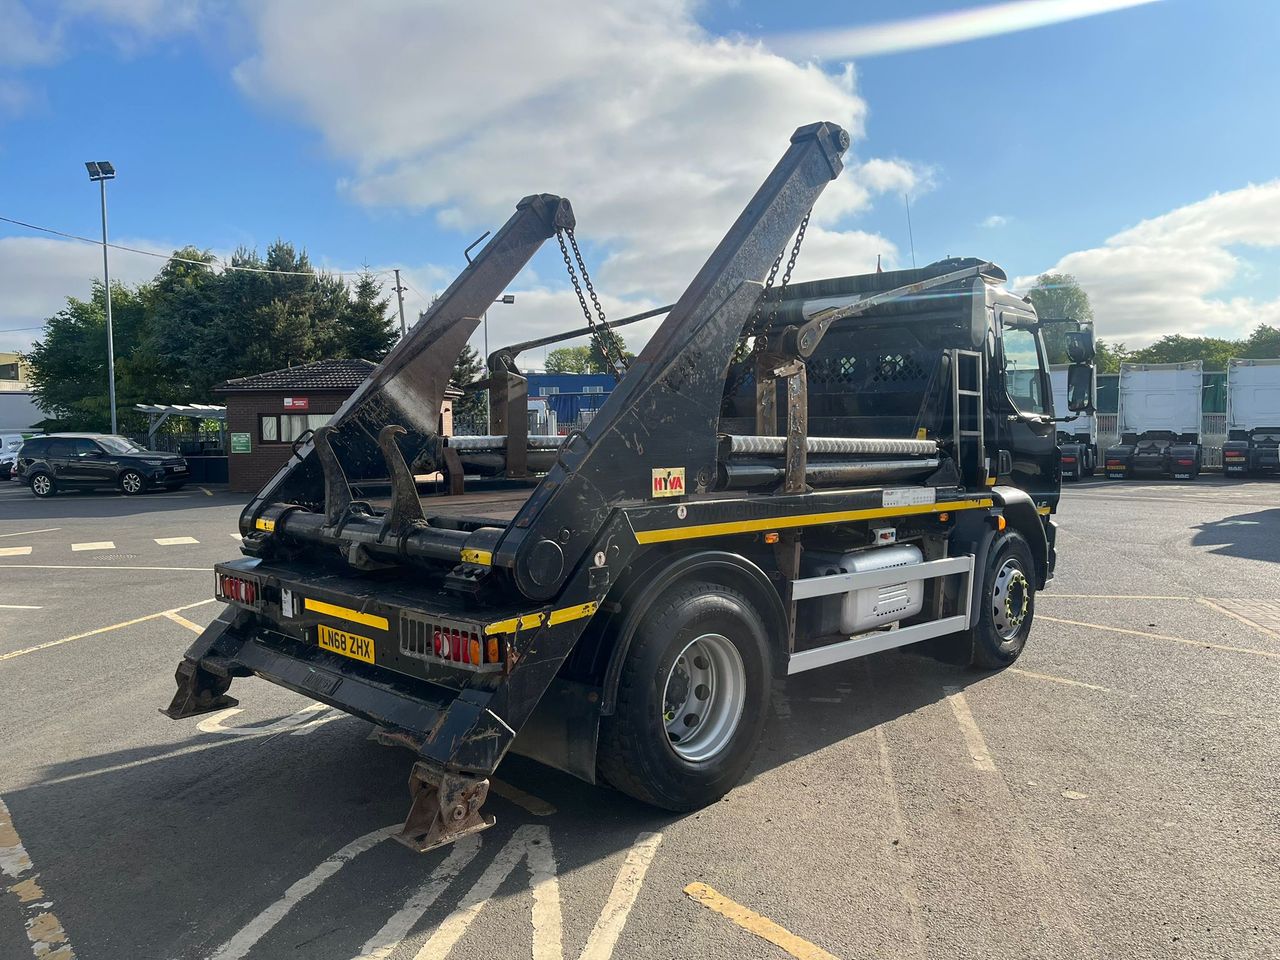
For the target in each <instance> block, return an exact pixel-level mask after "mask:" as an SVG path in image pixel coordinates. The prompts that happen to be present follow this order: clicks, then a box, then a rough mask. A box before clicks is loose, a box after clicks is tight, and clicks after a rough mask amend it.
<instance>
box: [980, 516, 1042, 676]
mask: <svg viewBox="0 0 1280 960" xmlns="http://www.w3.org/2000/svg"><path fill="white" fill-rule="evenodd" d="M1035 582H1036V577H1035V563H1034V561H1033V560H1032V557H1031V547H1030V546H1028V545H1027V541H1026V540H1025V539H1024V538H1023V536H1022V534H1020V533H1016V532H1014V531H1013V530H1008V531H1006V532H1005V533H1003V534H1002V535H1000V536H999V537H997V538H996V540H995V541H994V542H993V543H992V544H991V550H990V552H989V553H988V554H987V567H986V570H984V571H983V581H982V593H981V594H980V599H979V601H978V609H977V610H976V611H975V612H976V614H977V619H976V620H975V622H974V625H973V627H972V628H971V629H970V631H969V639H970V642H971V653H970V661H969V662H970V664H971V665H972V666H975V667H982V668H985V669H988V670H999V669H1001V668H1003V667H1007V666H1009V665H1011V664H1012V663H1013V662H1014V661H1015V660H1017V659H1018V656H1019V655H1020V654H1021V653H1022V648H1023V647H1024V646H1025V645H1026V642H1027V636H1028V635H1029V634H1030V633H1031V621H1032V618H1033V617H1034V615H1035V604H1036V594H1035Z"/></svg>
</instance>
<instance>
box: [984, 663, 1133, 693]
mask: <svg viewBox="0 0 1280 960" xmlns="http://www.w3.org/2000/svg"><path fill="white" fill-rule="evenodd" d="M1007 669H1008V671H1009V673H1016V674H1018V675H1019V676H1022V677H1031V678H1032V679H1034V680H1048V681H1049V682H1050V683H1063V684H1066V685H1067V686H1069V687H1084V688H1085V689H1086V690H1097V691H1098V692H1099V693H1110V692H1111V688H1110V687H1099V686H1096V685H1094V684H1092V683H1085V682H1084V681H1083V680H1068V679H1067V678H1066V677H1055V676H1053V675H1052V674H1048V673H1034V672H1033V671H1031V670H1023V669H1021V668H1020V667H1009V668H1007Z"/></svg>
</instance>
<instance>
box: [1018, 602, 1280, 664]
mask: <svg viewBox="0 0 1280 960" xmlns="http://www.w3.org/2000/svg"><path fill="white" fill-rule="evenodd" d="M1037 619H1039V620H1047V621H1049V622H1051V623H1065V624H1069V625H1070V626H1073V627H1090V628H1091V629H1094V630H1106V631H1108V632H1109V633H1122V634H1125V635H1126V636H1131V637H1146V638H1147V639H1148V640H1168V641H1170V642H1172V643H1185V644H1186V645H1187V646H1189V647H1201V648H1206V649H1209V650H1225V651H1227V652H1228V653H1252V654H1253V655H1254V656H1257V657H1270V658H1272V659H1274V660H1280V652H1277V651H1275V650H1258V649H1255V648H1253V647H1232V646H1228V645H1226V644H1223V643H1206V642H1204V641H1203V640H1188V639H1187V638H1186V637H1171V636H1169V635H1168V634H1165V633H1147V632H1146V631H1143V630H1129V629H1127V628H1126V627H1109V626H1107V625H1106V624H1102V623H1086V622H1085V621H1083V620H1065V619H1063V618H1062V617H1047V616H1045V615H1044V614H1043V613H1042V614H1038V615H1037Z"/></svg>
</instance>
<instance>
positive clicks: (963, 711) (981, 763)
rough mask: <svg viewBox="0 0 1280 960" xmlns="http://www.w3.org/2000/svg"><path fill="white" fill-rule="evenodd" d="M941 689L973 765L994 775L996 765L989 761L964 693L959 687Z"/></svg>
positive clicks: (986, 748)
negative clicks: (954, 717)
mask: <svg viewBox="0 0 1280 960" xmlns="http://www.w3.org/2000/svg"><path fill="white" fill-rule="evenodd" d="M942 689H943V691H944V692H945V693H946V695H947V703H949V704H951V712H952V713H954V714H955V715H956V722H957V723H959V724H960V733H961V734H962V735H963V736H964V742H965V745H966V746H967V747H968V748H969V755H970V756H972V757H973V765H974V766H975V767H977V768H978V769H979V770H984V771H986V772H987V773H995V772H996V764H995V761H994V760H992V759H991V750H990V749H989V748H988V747H987V741H986V738H985V737H983V735H982V731H981V730H979V729H978V724H977V721H975V720H974V719H973V713H972V712H970V710H969V701H968V700H966V699H965V696H964V691H963V690H961V689H960V688H959V687H943V688H942Z"/></svg>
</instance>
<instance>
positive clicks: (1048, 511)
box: [1036, 507, 1053, 517]
mask: <svg viewBox="0 0 1280 960" xmlns="http://www.w3.org/2000/svg"><path fill="white" fill-rule="evenodd" d="M1036 513H1038V514H1040V516H1042V517H1047V516H1048V515H1049V514H1051V513H1053V508H1052V507H1036Z"/></svg>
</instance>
